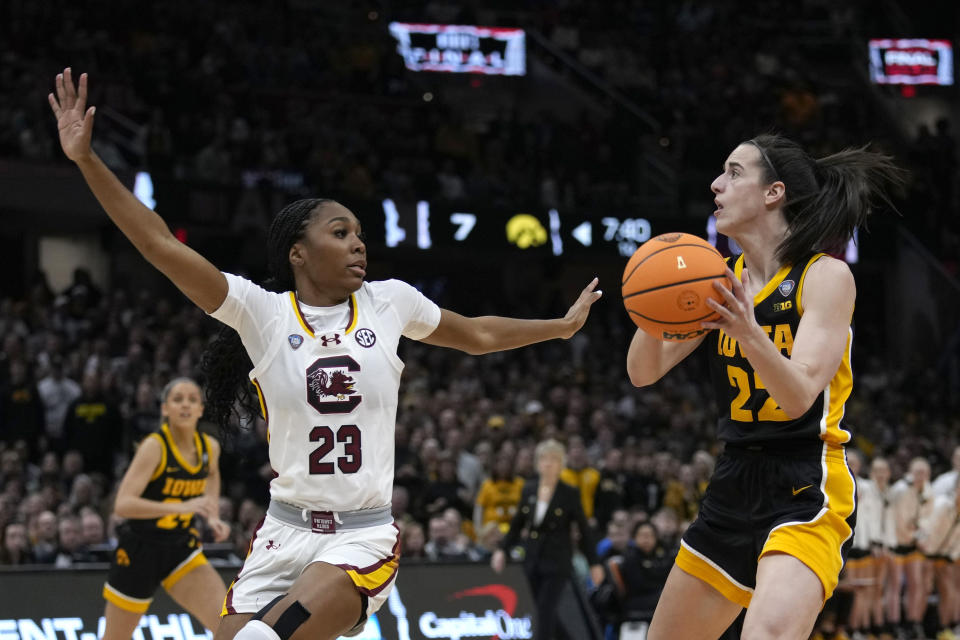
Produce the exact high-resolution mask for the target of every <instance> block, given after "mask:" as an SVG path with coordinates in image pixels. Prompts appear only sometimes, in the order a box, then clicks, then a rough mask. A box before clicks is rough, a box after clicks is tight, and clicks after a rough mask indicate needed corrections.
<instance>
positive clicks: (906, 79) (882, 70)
mask: <svg viewBox="0 0 960 640" xmlns="http://www.w3.org/2000/svg"><path fill="white" fill-rule="evenodd" d="M870 78H871V79H872V80H873V81H874V82H875V83H876V84H934V85H943V86H947V85H952V84H953V45H952V44H951V43H950V41H949V40H927V39H924V38H913V39H891V38H883V39H874V40H870Z"/></svg>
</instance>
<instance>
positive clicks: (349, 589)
mask: <svg viewBox="0 0 960 640" xmlns="http://www.w3.org/2000/svg"><path fill="white" fill-rule="evenodd" d="M86 96H87V78H86V75H82V76H80V82H79V89H76V88H75V87H74V83H73V80H72V78H71V72H70V69H65V70H64V72H63V73H62V74H60V75H58V76H57V78H56V96H54V94H50V96H49V102H50V106H51V108H52V109H53V112H54V115H55V116H56V117H57V124H58V127H59V129H60V143H61V146H62V147H63V150H64V152H65V154H66V155H67V157H68V158H70V159H71V160H73V161H74V162H75V163H76V164H77V166H78V167H79V168H80V171H81V172H82V173H83V177H84V179H85V180H86V181H87V184H88V185H89V186H90V188H91V190H92V191H93V193H94V195H95V196H96V197H97V199H98V200H99V201H100V204H101V205H102V206H103V208H104V209H105V210H106V212H107V214H108V215H109V217H110V219H111V220H112V221H113V222H114V223H115V224H116V225H117V227H118V228H119V229H120V230H121V231H122V232H123V233H124V235H126V236H127V238H129V239H130V241H131V242H132V243H133V244H134V246H136V248H137V249H138V250H139V251H140V253H142V254H143V256H144V257H145V258H146V259H147V260H148V261H150V263H151V264H153V265H154V266H156V267H157V268H158V269H160V271H162V272H163V273H164V274H165V275H166V276H167V277H168V278H170V280H171V281H172V282H173V283H174V284H175V285H176V286H177V287H178V288H179V289H180V290H181V291H182V292H183V293H184V294H185V295H186V296H187V297H188V298H190V300H192V301H193V302H194V303H195V304H196V305H197V306H199V307H200V308H201V309H203V310H204V311H206V312H207V313H209V314H211V315H213V317H215V318H217V319H218V320H220V321H222V322H224V323H225V324H227V325H229V326H230V327H232V328H233V329H235V330H236V333H237V334H239V338H240V340H242V344H243V348H237V349H222V350H217V351H215V352H214V353H213V354H212V355H213V357H214V358H215V359H218V358H224V359H225V360H224V362H227V363H233V362H234V361H233V360H231V358H233V357H235V356H236V355H237V354H240V355H242V354H243V353H244V350H245V352H246V354H249V357H250V360H251V361H252V364H253V367H252V370H251V369H250V367H249V365H248V366H247V367H246V370H245V371H240V373H241V377H242V376H243V375H244V374H246V372H247V371H249V379H250V380H252V382H253V384H254V385H255V386H256V389H257V393H258V395H259V399H260V405H261V409H262V412H263V416H264V418H265V419H266V420H267V422H268V425H269V436H270V441H269V442H270V444H269V451H270V463H271V466H272V467H273V469H274V471H275V472H276V474H277V477H276V478H274V479H273V481H272V482H271V483H270V493H271V502H270V506H269V508H268V512H267V516H266V518H265V520H264V522H263V523H262V526H261V527H260V529H259V530H258V531H257V532H256V533H255V534H254V537H253V539H252V540H251V544H250V554H249V556H248V557H247V559H246V562H245V563H244V565H243V568H242V569H241V571H240V573H239V575H238V577H237V579H236V580H235V581H234V583H233V585H232V586H231V587H230V589H229V590H228V592H227V597H226V601H225V605H224V611H223V614H224V616H225V617H224V618H223V619H222V620H221V623H220V626H219V628H218V629H217V632H216V635H215V638H216V639H217V640H229V639H230V638H234V637H236V638H240V639H241V640H287V638H292V639H293V640H307V639H309V640H330V639H333V638H336V637H338V636H340V635H344V634H350V635H352V634H357V633H359V632H360V631H361V630H362V629H363V625H364V622H365V620H366V618H367V616H368V615H370V614H371V613H373V612H374V611H376V610H377V609H378V608H379V607H380V605H381V604H383V602H384V601H385V600H386V598H387V594H388V593H389V592H390V589H391V588H392V587H393V583H394V580H395V578H396V575H397V556H398V553H399V545H398V533H397V528H396V527H395V526H394V525H393V519H392V517H391V515H390V498H391V488H392V484H393V458H394V451H393V447H394V444H393V443H394V434H393V430H394V425H395V420H396V411H397V393H398V388H399V384H400V372H401V370H402V368H403V363H402V362H401V361H400V359H399V358H398V357H397V345H398V343H399V341H400V336H406V337H408V338H412V339H414V340H422V341H424V342H427V343H429V344H433V345H439V346H444V347H451V348H454V349H459V350H461V351H465V352H467V353H471V354H480V353H487V352H491V351H502V350H505V349H514V348H517V347H522V346H524V345H528V344H532V343H535V342H540V341H543V340H549V339H553V338H569V337H570V336H572V335H573V334H574V333H576V332H577V331H579V330H580V328H581V327H582V326H583V324H584V322H585V321H586V319H587V315H588V313H589V311H590V307H591V305H592V304H593V303H594V302H596V300H598V299H599V297H600V292H599V291H595V287H596V284H597V281H596V279H594V280H593V281H592V282H591V283H590V284H588V285H587V286H586V288H584V289H583V291H582V292H581V294H580V296H579V297H578V298H577V300H576V302H574V304H573V306H571V307H570V309H569V311H568V312H567V314H566V315H565V316H564V317H563V318H556V319H552V320H518V319H514V318H502V317H496V316H484V317H477V318H466V317H463V316H461V315H458V314H456V313H454V312H452V311H447V310H445V309H440V308H439V307H438V306H437V305H436V304H434V303H433V302H432V301H430V300H429V299H427V298H426V297H424V296H423V295H422V294H420V292H419V291H417V290H416V289H414V288H413V287H411V286H410V285H408V284H406V283H404V282H400V281H398V280H387V281H383V282H371V283H365V282H364V277H365V275H366V268H367V256H366V246H365V245H364V242H363V237H362V233H361V229H360V222H359V221H358V220H357V218H356V216H355V215H354V214H353V213H352V212H351V211H350V210H349V209H347V208H346V207H344V206H343V205H341V204H339V203H337V202H334V201H332V200H320V199H313V200H300V201H298V202H294V203H293V204H291V205H289V206H287V207H285V208H284V209H283V210H282V211H281V212H280V213H279V214H278V215H277V217H276V218H275V219H274V221H273V223H272V224H271V226H270V232H269V235H268V238H267V246H268V250H269V255H268V263H269V265H270V268H271V272H272V276H273V283H272V285H271V287H272V289H273V290H267V289H265V288H263V287H261V286H258V285H257V284H254V283H253V282H250V281H249V280H245V279H244V278H241V277H238V276H234V275H229V274H225V273H222V272H221V271H220V270H219V269H217V268H216V267H214V266H213V265H212V264H210V263H209V262H208V261H207V260H206V259H205V258H204V257H203V256H201V255H199V254H198V253H196V252H195V251H193V250H192V249H191V248H189V247H188V246H187V245H185V244H183V243H182V242H180V241H178V240H177V239H176V238H175V237H174V236H173V234H171V233H170V230H169V229H168V228H167V225H166V224H165V223H164V221H163V219H162V218H160V216H158V215H157V214H155V213H154V212H152V211H150V210H149V209H147V208H146V207H145V206H144V205H143V204H141V203H140V202H139V201H138V200H137V199H136V197H135V196H134V195H133V194H132V193H130V192H129V191H128V190H127V189H126V188H125V187H124V186H123V185H122V184H121V183H120V182H119V181H118V180H117V178H116V176H114V175H113V173H112V172H111V171H110V170H109V169H108V168H107V167H106V166H105V165H104V164H103V162H101V161H100V159H99V158H98V157H97V156H96V154H95V153H94V152H93V151H92V150H91V148H90V136H91V132H92V129H93V117H94V110H93V107H91V108H90V109H89V110H88V109H86ZM232 333H233V332H231V334H232ZM238 366H239V365H238ZM212 370H214V371H221V372H222V373H223V374H224V375H225V376H226V375H232V374H233V373H235V372H236V371H238V370H239V369H238V367H234V366H232V365H231V366H217V365H214V366H212ZM224 380H226V378H224ZM232 380H233V378H230V379H229V381H228V382H226V383H224V382H223V380H216V381H209V382H208V384H211V385H212V384H213V383H214V382H218V383H220V386H221V387H223V386H226V387H228V388H229V387H230V386H231V384H232ZM245 387H246V388H249V387H250V382H249V381H247V382H245ZM228 390H230V389H228ZM231 391H232V390H231ZM211 395H213V396H216V395H217V394H216V392H214V393H213V394H211V392H210V390H209V389H208V399H209V401H208V405H213V404H215V399H211ZM221 400H223V398H219V399H216V402H220V401H221ZM227 404H228V405H229V403H227Z"/></svg>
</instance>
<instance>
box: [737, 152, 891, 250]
mask: <svg viewBox="0 0 960 640" xmlns="http://www.w3.org/2000/svg"><path fill="white" fill-rule="evenodd" d="M744 144H751V145H753V146H754V147H756V148H757V150H758V151H759V152H760V156H761V160H760V166H761V168H762V169H763V172H764V173H763V177H764V180H765V181H767V182H776V181H778V180H779V181H781V182H783V184H784V186H785V187H786V193H785V200H784V205H783V215H784V217H785V218H786V221H787V229H788V230H787V236H786V237H785V238H784V239H783V240H782V241H781V242H780V245H779V246H778V247H777V258H778V259H779V260H780V261H781V262H782V263H783V264H797V263H799V262H800V261H801V260H803V259H804V258H806V257H807V256H808V255H809V254H810V253H811V252H818V251H823V252H826V253H838V252H840V251H842V250H843V248H844V247H845V246H846V243H847V242H848V241H849V240H850V238H852V237H853V232H854V231H855V230H856V229H857V227H860V226H862V225H863V224H864V223H865V222H866V219H867V216H869V215H870V214H871V213H872V212H873V210H874V209H875V208H877V207H879V206H881V205H885V206H887V207H889V208H890V209H892V210H894V211H896V207H895V206H894V204H893V202H891V199H890V195H889V193H888V191H887V190H888V189H889V188H890V187H900V186H901V185H903V183H904V181H905V180H906V171H905V170H904V169H901V168H900V167H898V166H897V165H895V164H894V163H893V162H892V160H893V159H892V158H891V157H890V156H886V155H883V154H880V153H875V152H872V151H867V150H866V149H867V148H866V147H861V148H859V149H844V150H843V151H840V152H839V153H835V154H833V155H829V156H826V157H824V158H813V157H811V156H810V155H808V154H807V152H806V151H804V150H803V148H802V147H801V146H800V145H798V144H797V143H796V142H794V141H792V140H790V139H788V138H784V137H783V136H780V135H775V134H764V135H759V136H757V137H755V138H753V139H751V140H747V141H746V142H744Z"/></svg>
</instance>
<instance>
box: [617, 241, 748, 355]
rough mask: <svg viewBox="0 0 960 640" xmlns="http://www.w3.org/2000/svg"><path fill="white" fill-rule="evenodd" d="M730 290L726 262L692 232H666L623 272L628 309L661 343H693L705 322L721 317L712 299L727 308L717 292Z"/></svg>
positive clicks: (643, 248) (639, 252)
mask: <svg viewBox="0 0 960 640" xmlns="http://www.w3.org/2000/svg"><path fill="white" fill-rule="evenodd" d="M714 281H719V282H720V283H722V284H723V285H724V286H726V287H727V289H730V287H731V285H730V281H729V280H728V279H727V276H726V263H725V262H724V260H723V256H721V255H720V252H719V251H717V250H716V249H714V248H713V247H712V246H711V245H710V243H709V242H707V241H706V240H703V239H702V238H698V237H697V236H694V235H690V234H689V233H665V234H663V235H659V236H656V237H655V238H651V239H650V240H648V241H647V242H645V243H643V245H642V246H641V247H640V248H639V249H637V250H636V252H634V254H633V256H631V257H630V260H629V261H628V262H627V268H626V269H624V270H623V282H622V291H623V304H624V306H625V307H626V308H627V313H629V314H630V318H631V319H632V320H633V321H634V323H635V324H636V325H637V326H638V327H640V328H641V329H643V330H644V331H646V332H647V333H649V334H650V335H652V336H653V337H655V338H658V339H660V340H667V341H674V342H683V341H686V340H693V339H694V338H697V337H699V336H701V335H703V334H704V333H706V329H703V328H702V327H701V326H700V323H701V322H704V321H709V320H716V319H717V317H718V314H717V313H716V312H715V311H714V310H713V309H711V308H710V307H709V306H707V300H708V299H709V298H713V299H714V300H716V301H718V302H720V303H723V302H724V300H723V299H722V297H721V296H720V294H719V293H718V292H717V291H716V290H715V289H714V288H713V283H714Z"/></svg>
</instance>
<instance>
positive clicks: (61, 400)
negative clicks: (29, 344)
mask: <svg viewBox="0 0 960 640" xmlns="http://www.w3.org/2000/svg"><path fill="white" fill-rule="evenodd" d="M64 368H65V362H64V359H63V356H61V355H60V354H59V353H55V354H53V355H52V356H51V357H50V366H49V371H48V373H47V375H46V376H44V377H43V378H42V379H41V380H40V382H39V383H37V392H38V393H39V394H40V400H41V401H42V402H43V409H44V425H45V427H46V428H45V433H46V437H47V440H48V442H50V444H51V445H52V446H53V447H54V448H56V449H58V450H59V449H60V443H61V441H62V439H63V423H64V420H65V418H66V416H67V411H68V409H69V407H70V404H71V403H72V402H73V401H74V400H76V399H77V398H79V397H80V394H81V390H80V385H79V384H77V383H76V382H74V381H73V380H71V379H70V378H68V377H67V375H66V371H65V369H64Z"/></svg>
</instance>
